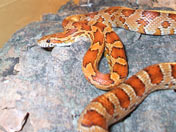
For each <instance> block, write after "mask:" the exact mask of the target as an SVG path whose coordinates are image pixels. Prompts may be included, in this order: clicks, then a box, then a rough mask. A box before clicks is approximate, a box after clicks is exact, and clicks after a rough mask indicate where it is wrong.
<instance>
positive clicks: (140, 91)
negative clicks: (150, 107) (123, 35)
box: [38, 7, 176, 132]
mask: <svg viewBox="0 0 176 132" xmlns="http://www.w3.org/2000/svg"><path fill="white" fill-rule="evenodd" d="M62 26H63V28H64V31H63V32H61V33H55V34H51V35H47V36H44V37H42V38H41V39H40V40H38V44H39V45H40V46H41V47H54V46H67V45H70V44H71V43H72V42H73V41H75V40H76V39H77V38H78V37H80V36H86V37H88V38H90V41H91V46H90V48H89V49H88V51H87V52H86V54H85V56H84V58H83V64H82V70H83V73H84V75H85V78H86V79H87V80H88V81H89V82H90V83H92V84H93V85H95V86H96V87H97V88H99V89H103V90H110V91H109V92H107V93H105V94H103V95H101V96H98V97H97V98H95V99H93V100H92V101H91V103H90V104H88V106H87V107H86V108H85V109H84V111H83V112H82V114H81V115H80V118H79V120H78V131H80V132H108V127H109V126H110V125H111V124H113V123H115V122H117V121H119V120H120V119H122V118H124V117H125V116H126V115H128V114H129V113H130V112H131V111H133V110H134V109H135V108H136V106H137V105H138V104H140V103H141V102H142V101H143V100H144V98H145V97H146V96H147V95H148V94H150V93H151V92H152V91H155V90H159V89H176V88H175V85H176V62H171V63H160V64H155V65H152V66H148V67H146V68H144V69H143V70H141V71H139V72H138V73H136V74H135V75H133V76H132V77H130V78H129V79H127V80H125V79H126V77H127V74H128V64H127V60H126V55H125V51H124V46H123V44H122V42H121V40H120V38H119V37H118V35H117V34H116V33H115V32H114V31H113V29H112V27H122V28H125V29H127V30H131V31H136V32H139V33H142V34H151V35H168V34H176V13H175V12H171V11H160V10H142V9H131V8H126V7H110V8H108V9H104V10H100V11H98V12H93V13H88V14H81V15H73V16H69V17H67V18H65V19H64V20H63V23H62ZM103 53H105V56H106V58H107V61H108V64H109V67H110V72H109V73H101V72H100V71H99V70H98V63H99V61H100V59H101V56H102V54H103Z"/></svg>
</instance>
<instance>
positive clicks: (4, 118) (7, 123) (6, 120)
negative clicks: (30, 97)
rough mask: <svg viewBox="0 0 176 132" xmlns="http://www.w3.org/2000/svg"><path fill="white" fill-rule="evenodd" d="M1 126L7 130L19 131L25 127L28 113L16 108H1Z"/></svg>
mask: <svg viewBox="0 0 176 132" xmlns="http://www.w3.org/2000/svg"><path fill="white" fill-rule="evenodd" d="M0 113H1V114H0V122H1V125H0V128H3V129H5V130H6V131H7V132H17V131H20V130H21V129H22V128H23V125H24V124H25V123H26V120H27V117H28V115H29V114H28V113H27V112H22V111H19V110H16V109H14V108H3V109H1V110H0Z"/></svg>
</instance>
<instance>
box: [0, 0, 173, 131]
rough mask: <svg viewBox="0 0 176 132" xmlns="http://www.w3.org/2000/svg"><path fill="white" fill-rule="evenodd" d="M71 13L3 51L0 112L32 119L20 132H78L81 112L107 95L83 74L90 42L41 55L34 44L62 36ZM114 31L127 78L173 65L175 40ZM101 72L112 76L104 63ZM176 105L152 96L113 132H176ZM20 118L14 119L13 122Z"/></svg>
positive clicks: (30, 28)
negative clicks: (121, 46) (124, 58)
mask: <svg viewBox="0 0 176 132" xmlns="http://www.w3.org/2000/svg"><path fill="white" fill-rule="evenodd" d="M106 2H107V1H106V0H104V1H101V2H100V3H103V6H100V5H101V4H100V5H98V3H97V4H96V5H94V6H93V8H92V9H90V8H89V9H87V8H86V9H85V12H86V10H87V11H89V10H95V9H97V10H98V9H100V8H103V7H105V5H106ZM108 2H109V3H108V4H107V5H106V6H114V5H117V4H116V2H114V1H112V3H111V2H110V1H108ZM121 5H123V6H124V5H126V6H128V5H130V3H127V2H124V3H123V2H121ZM66 7H70V6H69V5H67V6H66ZM82 8H83V7H81V8H79V9H78V10H76V9H77V6H75V7H74V9H75V10H76V12H78V11H80V9H82ZM72 9H73V8H71V9H69V8H67V9H63V8H62V9H61V10H60V12H61V13H57V14H52V15H51V17H50V14H49V15H45V16H44V19H43V20H42V21H40V22H33V23H31V24H29V25H27V26H26V27H24V28H23V29H21V30H19V31H17V32H16V33H15V34H14V35H13V36H12V38H11V39H10V40H9V41H8V42H7V43H6V45H5V47H3V48H2V49H1V50H0V64H1V67H0V88H1V92H0V106H1V107H0V108H1V109H0V110H1V111H2V110H3V108H6V106H8V108H14V110H17V112H18V111H20V112H24V114H23V115H22V116H21V118H20V120H21V121H22V119H24V117H25V115H26V113H29V116H28V119H27V122H26V124H25V125H24V128H23V129H22V130H21V132H76V127H77V120H78V118H79V115H80V113H81V112H82V110H83V109H84V108H85V106H86V105H87V104H88V103H89V102H90V101H91V100H92V99H93V98H95V97H97V96H98V95H100V94H102V93H104V91H101V90H98V89H96V88H95V87H94V86H92V85H91V84H90V83H89V82H88V81H87V80H86V79H85V78H84V75H83V73H82V70H81V64H82V57H83V56H84V54H85V52H86V51H87V49H88V47H89V45H90V41H89V40H87V39H85V38H80V39H79V40H78V41H77V42H74V43H73V44H72V45H71V46H70V47H62V48H54V49H53V50H52V51H47V50H45V49H42V48H41V47H39V46H38V45H37V43H36V41H37V40H38V39H39V38H40V37H42V36H44V35H47V34H51V33H55V32H59V31H60V32H61V31H62V28H61V22H62V19H63V18H64V17H65V16H66V15H71V14H74V12H73V10H72ZM66 10H70V11H68V12H67V11H66ZM80 13H81V12H80ZM114 30H115V31H116V32H117V33H118V34H119V36H120V38H121V39H122V41H123V43H124V45H125V49H126V53H127V57H128V62H129V76H131V75H132V74H134V73H136V72H137V71H139V70H140V69H142V68H144V67H146V66H148V65H151V64H154V63H160V62H172V61H175V50H176V45H175V42H176V38H175V36H174V35H173V36H151V35H140V34H138V33H135V32H131V31H126V30H122V29H114ZM100 71H103V72H107V71H108V65H107V63H106V59H104V58H103V59H102V61H101V63H100ZM175 99H176V95H175V93H174V92H173V91H159V92H155V93H153V94H151V95H149V97H148V98H147V99H146V100H145V101H144V102H143V103H142V104H141V105H140V106H139V107H138V108H137V109H136V110H135V111H134V112H133V113H132V114H131V115H129V116H128V117H126V118H125V119H124V120H123V121H121V122H119V123H117V124H114V125H113V126H112V127H111V132H140V131H142V132H153V131H155V132H163V131H168V132H172V131H173V130H175V128H176V124H175V123H174V120H175V118H176V114H175V113H176V102H175V101H173V100H175ZM8 104H10V105H8ZM9 112H10V114H13V113H14V111H9ZM2 115H3V114H2V113H0V116H2ZM17 118H19V117H18V116H17V117H16V115H15V118H14V119H15V120H16V119H17ZM25 119H26V118H25ZM4 121H5V120H4ZM4 121H2V122H0V126H1V127H3V128H4V129H7V128H6V127H5V125H3V124H4V123H5V122H4ZM20 124H21V123H20ZM0 131H1V130H0ZM6 131H8V130H6Z"/></svg>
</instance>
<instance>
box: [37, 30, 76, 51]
mask: <svg viewBox="0 0 176 132" xmlns="http://www.w3.org/2000/svg"><path fill="white" fill-rule="evenodd" d="M75 32H77V29H68V30H66V31H64V32H60V33H55V34H51V35H47V36H44V37H42V38H41V39H39V40H38V45H39V46H41V47H43V48H52V47H56V46H59V47H63V46H64V47H65V46H70V45H71V43H72V42H73V41H74V40H75V37H74V34H75Z"/></svg>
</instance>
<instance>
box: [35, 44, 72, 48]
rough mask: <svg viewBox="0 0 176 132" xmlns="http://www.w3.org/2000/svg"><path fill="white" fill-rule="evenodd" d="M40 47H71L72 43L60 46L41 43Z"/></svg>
mask: <svg viewBox="0 0 176 132" xmlns="http://www.w3.org/2000/svg"><path fill="white" fill-rule="evenodd" d="M38 45H39V46H41V47H42V48H52V47H70V45H71V43H59V44H52V43H50V44H47V43H39V44H38Z"/></svg>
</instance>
